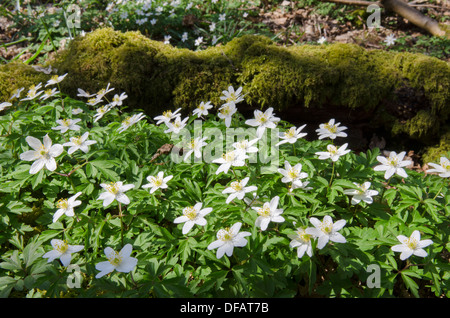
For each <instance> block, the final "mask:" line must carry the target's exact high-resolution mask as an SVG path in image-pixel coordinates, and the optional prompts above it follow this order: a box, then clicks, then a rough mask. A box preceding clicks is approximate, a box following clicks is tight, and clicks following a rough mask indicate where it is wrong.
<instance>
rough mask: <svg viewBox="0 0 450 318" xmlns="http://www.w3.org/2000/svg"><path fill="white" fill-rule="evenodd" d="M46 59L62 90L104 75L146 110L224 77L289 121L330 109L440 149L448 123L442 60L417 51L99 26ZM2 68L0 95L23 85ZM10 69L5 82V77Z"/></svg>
mask: <svg viewBox="0 0 450 318" xmlns="http://www.w3.org/2000/svg"><path fill="white" fill-rule="evenodd" d="M50 63H51V65H52V66H53V67H54V68H57V69H58V70H59V73H60V74H63V73H66V72H67V73H69V75H68V76H67V77H66V79H65V80H64V81H63V82H62V83H61V86H62V89H63V91H64V92H66V93H68V94H69V95H72V96H76V93H77V88H83V89H84V90H86V91H89V92H95V91H98V90H99V89H100V88H104V87H105V86H106V85H107V83H111V86H112V87H115V88H116V92H126V93H127V94H128V96H129V98H128V100H127V102H128V105H129V106H131V107H132V108H140V109H144V110H145V111H146V113H147V114H148V115H150V116H154V115H156V114H160V113H161V112H162V111H163V110H166V109H169V108H172V109H173V108H177V107H182V108H184V109H186V110H191V109H192V108H194V107H195V106H196V105H198V104H199V103H200V102H201V101H208V100H210V101H211V102H212V104H214V105H216V106H219V105H220V99H219V97H220V95H221V92H222V90H224V89H226V88H227V87H228V86H229V85H230V84H231V85H234V86H235V87H238V86H243V89H244V92H245V93H246V98H245V99H246V100H245V104H239V105H240V106H239V109H240V110H242V111H249V112H250V111H251V110H252V109H255V108H266V107H274V109H275V110H276V111H277V112H278V114H279V115H280V116H281V117H282V118H283V119H286V120H289V121H291V122H294V123H296V122H298V123H310V124H313V125H317V123H319V122H323V121H324V120H327V119H329V118H330V117H335V118H336V119H338V120H340V121H342V122H343V123H345V124H346V125H347V126H349V127H354V128H355V129H356V128H357V129H360V130H362V131H363V132H364V133H373V132H374V131H377V130H379V129H382V130H383V131H389V132H391V133H392V136H394V137H395V136H397V137H399V138H398V140H403V141H404V140H413V141H414V142H415V143H416V144H417V145H421V146H423V147H427V146H431V145H439V146H440V147H441V149H444V148H445V147H444V148H442V145H441V144H440V143H442V142H441V137H442V136H444V135H445V134H446V133H447V132H448V130H449V115H450V65H449V64H448V63H446V62H444V61H441V60H439V59H436V58H433V57H429V56H425V55H422V54H411V53H397V52H388V51H383V50H370V51H369V50H366V49H363V48H361V47H359V46H357V45H352V44H338V43H336V44H327V45H302V46H290V47H280V46H277V45H276V44H275V43H273V42H272V41H270V40H269V39H268V38H265V37H262V36H244V37H241V38H236V39H234V40H233V41H231V42H230V43H228V44H227V45H225V46H218V47H210V48H208V49H206V50H203V51H197V52H193V51H190V50H187V49H178V48H174V47H172V46H170V45H165V44H163V43H161V42H158V41H152V40H149V39H147V38H146V37H144V36H143V35H141V34H140V33H138V32H126V33H121V32H116V31H114V30H112V29H99V30H97V31H95V32H92V33H90V34H87V35H86V36H85V37H83V38H77V39H75V40H74V41H72V43H71V45H70V47H69V48H68V49H67V50H65V51H63V52H62V53H61V54H60V55H59V56H58V57H57V58H56V59H55V60H54V61H51V62H50ZM10 71H11V70H5V67H4V66H3V67H0V80H1V82H2V85H1V86H0V94H2V96H8V94H9V93H10V91H9V92H8V89H10V90H13V89H14V88H16V87H17V86H20V85H25V84H22V82H21V79H19V78H16V76H17V75H8V74H12V73H9V72H10ZM35 74H41V73H36V72H35ZM39 76H40V75H39ZM12 77H13V78H14V80H13V82H12V85H5V84H4V83H5V82H6V83H8V82H9V81H11V78H12ZM27 79H28V80H29V76H28V75H27ZM26 83H28V82H26ZM3 99H4V98H3ZM314 127H316V126H314ZM388 137H390V136H388ZM428 153H433V152H432V151H428ZM428 159H429V158H428Z"/></svg>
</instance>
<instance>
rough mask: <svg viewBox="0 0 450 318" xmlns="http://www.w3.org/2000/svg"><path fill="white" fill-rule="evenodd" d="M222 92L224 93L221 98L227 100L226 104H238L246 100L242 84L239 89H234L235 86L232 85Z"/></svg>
mask: <svg viewBox="0 0 450 318" xmlns="http://www.w3.org/2000/svg"><path fill="white" fill-rule="evenodd" d="M222 94H223V95H222V96H220V99H221V100H223V101H225V105H226V104H232V105H235V106H236V104H237V103H239V102H242V101H243V100H244V96H243V95H242V86H241V87H239V88H238V89H237V90H234V87H233V86H232V85H230V86H228V90H224V91H222Z"/></svg>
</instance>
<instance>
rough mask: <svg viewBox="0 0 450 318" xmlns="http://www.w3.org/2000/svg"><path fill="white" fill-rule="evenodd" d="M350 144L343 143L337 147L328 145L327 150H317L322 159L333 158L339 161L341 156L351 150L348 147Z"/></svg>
mask: <svg viewBox="0 0 450 318" xmlns="http://www.w3.org/2000/svg"><path fill="white" fill-rule="evenodd" d="M347 146H348V144H343V145H342V146H341V147H339V148H338V147H336V146H335V145H328V146H327V151H319V152H316V155H318V156H319V159H320V160H326V159H331V160H332V161H333V162H335V161H337V160H338V159H339V157H341V156H343V155H345V154H347V153H349V152H350V151H351V150H350V149H346V148H347Z"/></svg>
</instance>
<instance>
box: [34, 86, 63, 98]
mask: <svg viewBox="0 0 450 318" xmlns="http://www.w3.org/2000/svg"><path fill="white" fill-rule="evenodd" d="M58 93H59V91H58V90H57V89H56V87H55V88H52V89H47V90H45V91H44V93H43V94H42V95H41V97H39V99H42V100H46V99H48V98H50V97H53V96H55V95H56V94H58Z"/></svg>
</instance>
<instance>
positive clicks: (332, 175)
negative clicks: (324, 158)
mask: <svg viewBox="0 0 450 318" xmlns="http://www.w3.org/2000/svg"><path fill="white" fill-rule="evenodd" d="M334 166H335V162H334V161H333V168H332V170H331V178H330V182H329V184H328V186H329V187H331V183H332V182H333V177H334Z"/></svg>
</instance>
